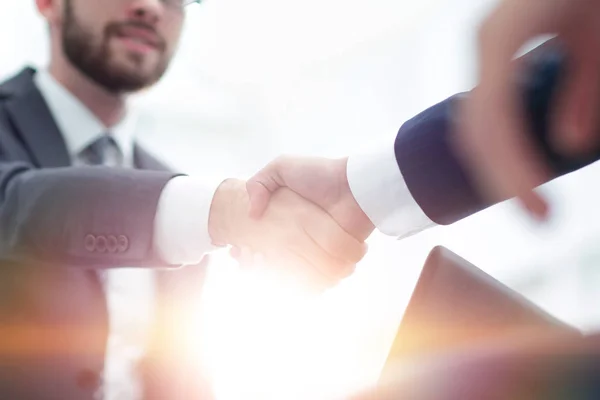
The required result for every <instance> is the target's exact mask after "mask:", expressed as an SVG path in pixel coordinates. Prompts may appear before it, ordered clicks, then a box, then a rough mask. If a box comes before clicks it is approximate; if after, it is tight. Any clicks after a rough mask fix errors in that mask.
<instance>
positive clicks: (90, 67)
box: [62, 0, 170, 94]
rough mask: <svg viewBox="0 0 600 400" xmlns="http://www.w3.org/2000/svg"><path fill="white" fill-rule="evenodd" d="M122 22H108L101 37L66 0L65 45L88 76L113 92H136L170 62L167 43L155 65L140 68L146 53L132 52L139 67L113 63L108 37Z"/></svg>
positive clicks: (79, 67)
mask: <svg viewBox="0 0 600 400" xmlns="http://www.w3.org/2000/svg"><path fill="white" fill-rule="evenodd" d="M119 27H120V25H119V24H109V25H107V26H106V28H105V29H104V32H103V36H102V38H101V40H100V41H97V40H95V39H96V38H95V37H94V35H93V34H92V33H91V32H89V31H88V30H86V29H85V28H84V27H83V26H82V24H80V23H79V22H78V21H77V19H76V17H75V15H74V12H73V7H72V4H71V0H66V1H65V12H64V21H63V27H62V46H63V51H64V52H65V55H66V57H67V59H68V60H69V61H70V62H71V64H73V65H74V66H75V68H77V69H78V70H79V71H80V72H81V73H83V74H84V75H85V76H87V77H88V78H90V79H91V80H93V81H94V82H96V83H97V84H98V85H100V86H102V87H103V88H104V89H106V90H107V91H109V92H111V93H119V94H120V93H128V92H135V91H138V90H140V89H143V88H145V87H148V86H151V85H153V84H154V83H156V82H157V81H158V80H159V79H160V78H161V77H162V76H163V75H164V73H165V71H166V70H167V67H168V66H169V61H170V60H169V57H168V56H167V55H166V53H165V46H164V44H163V45H162V46H161V47H160V49H159V52H160V55H159V57H160V58H159V61H158V62H157V63H156V66H155V68H154V69H153V70H152V71H150V72H148V73H144V72H142V71H141V66H142V63H143V57H142V56H141V55H138V54H130V55H129V58H130V60H131V61H132V62H133V63H135V64H138V66H139V67H140V68H137V69H136V68H126V67H120V66H118V65H114V63H112V64H111V61H112V60H111V59H112V55H111V53H110V49H109V40H110V38H111V36H113V35H115V34H116V33H117V32H118V30H119Z"/></svg>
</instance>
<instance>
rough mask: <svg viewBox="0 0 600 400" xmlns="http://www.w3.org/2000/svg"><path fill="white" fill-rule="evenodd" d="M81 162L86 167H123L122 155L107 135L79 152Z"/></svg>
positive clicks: (114, 142)
mask: <svg viewBox="0 0 600 400" xmlns="http://www.w3.org/2000/svg"><path fill="white" fill-rule="evenodd" d="M81 160H82V161H83V163H84V164H87V165H104V166H107V167H121V166H123V153H121V150H120V149H119V146H118V145H117V142H116V141H115V139H114V138H113V137H112V136H111V135H109V134H104V135H102V136H100V137H99V138H98V139H96V140H95V141H94V142H92V143H91V144H90V145H89V146H87V147H86V148H85V149H84V150H83V151H82V152H81Z"/></svg>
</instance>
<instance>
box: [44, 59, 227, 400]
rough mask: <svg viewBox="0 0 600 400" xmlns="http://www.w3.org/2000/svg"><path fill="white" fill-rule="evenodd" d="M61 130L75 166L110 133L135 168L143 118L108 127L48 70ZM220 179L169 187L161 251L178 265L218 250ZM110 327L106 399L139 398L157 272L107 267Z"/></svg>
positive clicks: (181, 181)
mask: <svg viewBox="0 0 600 400" xmlns="http://www.w3.org/2000/svg"><path fill="white" fill-rule="evenodd" d="M35 84H36V86H37V87H38V89H39V90H40V92H41V93H42V96H43V97H44V98H45V100H46V102H47V104H48V107H49V109H50V112H51V114H52V116H53V117H54V120H55V121H56V123H57V125H58V128H59V130H60V131H61V133H62V135H63V137H64V140H65V143H66V146H67V150H68V152H69V154H70V155H71V158H72V162H73V164H74V165H82V164H84V160H83V159H82V155H81V153H82V151H83V150H84V149H85V148H86V147H87V146H88V145H89V144H91V143H92V142H94V141H95V140H96V139H98V137H99V136H100V135H104V134H106V133H110V134H111V135H112V136H113V137H114V139H115V141H116V143H117V145H118V147H119V149H120V151H121V152H122V156H123V165H122V166H123V167H126V168H131V167H133V144H134V137H135V130H136V125H137V124H136V122H137V118H136V117H135V115H134V114H132V113H131V112H128V113H127V115H126V117H125V118H124V119H123V120H122V121H120V122H119V123H118V124H116V125H115V126H112V127H106V126H104V125H103V124H102V123H101V122H100V121H99V120H98V119H97V118H96V117H95V116H94V115H93V114H92V112H91V111H90V110H89V109H88V108H87V107H85V106H84V105H83V104H82V103H81V102H80V101H79V100H78V99H77V98H75V96H73V95H72V94H71V93H70V92H69V91H67V90H66V89H65V88H64V87H63V86H62V85H60V83H58V82H57V81H56V80H55V79H54V78H53V77H52V76H51V75H50V74H49V73H48V72H47V71H43V70H42V71H39V72H38V73H37V74H36V75H35ZM218 184H219V183H218V182H214V183H211V184H207V183H205V182H200V181H198V180H196V179H193V178H188V177H178V178H174V179H172V180H171V181H170V182H169V183H168V184H167V186H166V187H165V189H164V190H163V192H162V194H161V197H160V200H159V204H158V210H157V215H156V217H155V243H154V245H155V246H156V249H157V250H158V252H159V253H160V254H161V255H162V256H163V257H164V258H165V260H166V261H167V262H170V263H173V264H180V265H183V264H196V263H198V262H199V261H200V260H201V259H202V257H203V255H204V254H205V253H206V252H207V251H209V250H211V249H212V247H213V246H212V245H211V242H210V237H209V235H208V213H209V210H210V204H211V202H212V197H213V194H214V192H215V190H216V188H217V186H218ZM104 288H105V291H106V295H107V303H108V309H109V323H110V331H109V338H108V348H107V352H106V368H105V371H104V375H105V376H104V387H103V390H102V391H103V395H102V399H104V400H136V399H138V398H140V396H141V385H140V383H141V382H140V381H139V379H137V376H136V375H135V365H136V362H137V361H138V360H139V359H140V358H141V357H142V356H143V354H144V347H145V344H146V343H147V342H146V341H147V339H148V338H147V337H146V334H147V333H148V332H150V329H149V328H150V324H151V323H152V317H153V309H152V306H153V305H154V298H153V296H154V273H153V271H152V270H144V269H139V268H136V269H133V268H127V266H126V265H123V268H117V269H111V270H110V271H107V274H106V276H105V280H104Z"/></svg>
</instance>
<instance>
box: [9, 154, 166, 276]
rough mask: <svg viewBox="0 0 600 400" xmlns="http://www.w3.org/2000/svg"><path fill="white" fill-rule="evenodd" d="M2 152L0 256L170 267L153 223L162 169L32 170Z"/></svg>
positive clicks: (81, 264) (59, 263)
mask: <svg viewBox="0 0 600 400" xmlns="http://www.w3.org/2000/svg"><path fill="white" fill-rule="evenodd" d="M2 158H3V157H2V156H1V155H0V260H2V261H4V262H10V263H16V264H19V263H28V264H35V265H40V266H45V267H78V268H113V267H123V266H127V267H146V268H152V267H156V268H161V267H169V265H166V264H165V263H164V262H163V261H162V260H161V259H160V258H159V257H158V256H157V255H156V254H155V252H154V249H153V227H154V216H155V213H156V208H157V204H158V199H159V196H160V193H161V191H162V189H163V187H164V186H165V185H166V183H167V182H168V181H169V180H170V179H171V178H172V177H174V176H175V174H173V173H168V172H153V171H140V170H130V169H113V168H104V167H65V168H48V169H36V168H33V167H32V166H31V165H29V164H27V163H23V162H11V161H6V160H2Z"/></svg>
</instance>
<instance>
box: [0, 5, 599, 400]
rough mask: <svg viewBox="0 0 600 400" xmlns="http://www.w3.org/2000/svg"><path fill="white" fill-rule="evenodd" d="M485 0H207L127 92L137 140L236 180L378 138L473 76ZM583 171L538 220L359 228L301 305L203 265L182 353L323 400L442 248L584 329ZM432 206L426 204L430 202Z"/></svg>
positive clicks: (588, 218)
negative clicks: (199, 307) (364, 236)
mask: <svg viewBox="0 0 600 400" xmlns="http://www.w3.org/2000/svg"><path fill="white" fill-rule="evenodd" d="M494 3H495V1H493V0H479V1H473V0H453V1H450V0H419V1H412V2H401V1H398V0H369V1H368V2H365V1H359V0H304V1H302V2H298V1H292V0H253V1H247V0H206V1H204V2H203V3H202V4H201V5H193V6H190V7H189V8H188V10H187V13H188V19H187V25H186V28H185V31H184V35H183V41H182V44H181V49H180V52H179V54H178V56H177V57H176V58H175V61H174V63H173V65H172V68H171V69H170V70H169V72H168V75H167V76H166V78H165V79H164V80H162V82H161V83H160V84H159V86H157V87H155V88H153V89H152V90H151V91H148V92H145V93H142V94H140V95H139V96H138V98H136V99H135V102H136V103H137V108H138V109H139V111H140V113H141V122H142V123H143V125H144V128H143V129H140V131H141V132H143V135H142V136H141V137H140V140H141V141H142V142H144V143H145V144H146V146H147V147H148V148H149V149H151V150H155V151H156V152H159V153H160V154H161V155H163V156H164V159H165V160H166V161H167V162H169V163H171V164H172V165H174V166H175V167H177V168H178V169H180V170H182V171H184V172H187V173H190V174H195V175H199V176H207V177H209V178H211V179H212V178H214V177H221V176H222V177H227V176H237V177H248V176H250V175H251V174H252V173H253V172H255V171H256V170H257V169H258V168H260V167H261V166H263V165H264V164H265V163H267V162H268V161H270V160H271V159H272V158H274V157H276V156H277V155H279V154H282V153H288V154H304V155H321V156H329V157H337V156H343V155H349V154H356V153H360V152H363V151H367V150H368V149H369V148H376V147H378V146H386V145H387V146H391V145H392V141H393V139H394V137H395V134H396V131H397V130H398V128H399V127H400V126H401V124H402V123H403V122H404V121H406V120H407V119H409V118H410V117H411V116H413V115H415V114H416V113H418V112H420V111H422V110H423V109H425V108H427V107H428V106H431V105H433V104H434V103H436V102H438V101H441V100H443V99H445V98H446V97H447V96H449V95H451V94H454V93H456V92H459V91H464V90H468V89H469V88H470V87H471V86H472V85H473V83H474V81H475V75H474V71H475V69H474V61H475V60H474V52H473V50H474V38H475V35H474V34H475V29H476V27H477V24H478V22H479V21H481V18H482V16H483V15H485V13H486V12H487V11H488V10H489V8H490V7H491V6H493V5H494ZM44 29H45V27H44V24H43V23H42V21H41V19H40V18H39V17H38V16H37V14H36V12H35V8H34V2H33V0H28V1H27V0H26V1H14V2H5V4H4V6H3V12H2V13H0V48H1V49H2V57H1V58H0V78H5V77H8V76H9V75H10V74H12V73H14V72H16V71H17V70H18V69H19V68H21V67H22V66H23V64H24V63H28V64H32V65H35V66H45V63H46V60H47V57H48V44H47V43H46V41H45V38H46V36H45V31H44ZM598 175H600V166H599V165H593V166H591V167H589V168H587V169H585V170H583V171H580V172H577V173H574V174H571V175H569V176H567V177H564V178H562V179H560V180H557V181H555V182H552V183H551V184H549V185H547V186H545V187H544V188H543V190H544V191H545V192H547V193H548V196H550V197H551V198H553V200H554V201H553V205H554V208H553V218H552V220H551V222H550V223H546V224H543V225H540V224H538V223H535V222H533V221H531V220H529V219H528V218H527V217H526V216H525V215H524V214H523V213H522V212H521V211H520V210H519V207H518V205H517V204H515V203H511V202H508V203H505V204H502V205H500V206H498V207H495V208H494V209H491V210H487V211H485V212H482V213H480V214H478V215H476V216H473V217H471V218H469V219H467V220H465V221H462V222H460V223H457V224H455V225H454V226H450V227H438V228H434V229H432V230H429V231H427V232H424V233H422V234H419V235H417V236H415V237H411V238H409V239H406V240H403V241H396V240H394V239H393V238H388V237H383V236H382V235H374V236H373V238H372V239H371V240H370V250H371V251H370V253H369V254H368V256H367V257H366V259H365V260H364V262H362V263H361V265H360V266H359V268H358V270H357V272H356V274H355V275H353V276H352V277H351V278H349V279H347V280H346V281H344V282H342V284H341V285H339V287H336V288H335V289H333V290H331V291H329V292H327V293H326V294H324V295H323V296H319V297H310V298H306V297H305V298H301V297H298V296H293V295H291V294H289V293H286V292H285V291H282V290H281V289H278V288H277V286H276V285H274V284H272V283H269V282H265V281H262V280H261V279H260V278H258V277H257V276H254V275H253V274H252V273H251V272H247V271H240V270H239V269H238V268H237V267H236V265H235V264H234V263H233V262H232V260H230V259H229V258H228V257H227V255H226V254H219V255H218V256H217V257H215V261H214V262H213V264H212V265H211V266H210V271H209V272H210V273H209V281H208V283H207V288H206V291H205V293H204V298H203V307H204V309H205V311H206V312H205V313H203V314H202V315H201V316H199V321H198V332H192V333H191V334H192V335H198V336H200V335H202V337H203V340H202V341H200V340H199V344H198V346H199V352H198V357H202V358H204V361H205V363H206V365H207V368H208V370H209V372H210V376H211V379H212V381H213V383H214V385H215V390H216V393H217V396H218V398H219V399H254V398H260V399H283V398H285V399H296V398H298V399H307V398H310V399H330V398H334V397H336V396H339V395H343V394H344V393H348V392H350V391H352V390H355V389H356V388H358V387H361V386H363V385H367V384H369V383H372V382H374V381H375V380H376V379H377V376H378V373H379V371H380V369H381V367H382V365H383V363H384V361H385V357H386V353H387V351H388V349H389V346H390V344H391V340H392V339H393V337H394V334H395V330H396V328H397V326H398V324H399V322H400V319H401V317H402V313H403V311H404V308H405V306H406V304H407V302H408V299H409V298H410V295H411V293H412V289H413V287H414V285H415V283H416V280H417V278H418V275H419V272H420V269H421V266H422V264H423V262H424V260H425V257H426V256H427V254H428V252H429V251H430V250H431V249H432V248H433V247H434V246H436V245H443V246H446V247H448V248H449V249H451V250H452V251H454V252H456V253H457V254H459V255H461V256H462V257H464V258H466V259H467V260H469V261H471V262H472V263H474V264H475V265H477V266H478V267H480V268H482V269H483V270H485V271H486V272H488V273H489V274H491V275H493V276H494V277H496V278H497V279H499V280H500V281H502V282H503V283H505V284H507V285H509V286H510V287H512V288H514V289H516V290H518V291H520V292H521V293H523V294H524V295H525V296H527V297H528V298H530V299H532V300H533V301H534V302H536V303H537V304H539V305H540V306H542V307H543V308H545V309H546V310H548V311H549V312H551V313H552V314H554V315H556V316H557V317H559V318H562V319H563V320H565V321H567V322H569V323H571V324H574V325H576V326H577V327H579V328H582V329H593V328H595V327H598V326H599V325H600V307H597V306H596V304H597V303H598V300H600V290H598V288H600V265H599V264H600V246H598V245H597V243H598V240H599V239H600V212H596V209H595V208H596V204H600V191H598V189H594V187H597V186H596V185H594V186H592V185H590V184H589V182H592V181H593V180H597V179H598ZM440 201H443V199H440Z"/></svg>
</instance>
